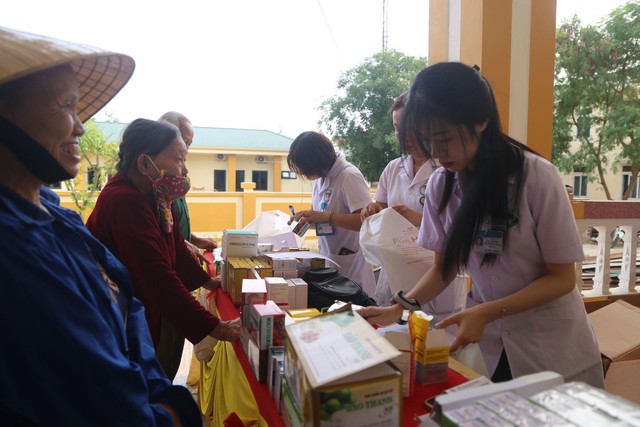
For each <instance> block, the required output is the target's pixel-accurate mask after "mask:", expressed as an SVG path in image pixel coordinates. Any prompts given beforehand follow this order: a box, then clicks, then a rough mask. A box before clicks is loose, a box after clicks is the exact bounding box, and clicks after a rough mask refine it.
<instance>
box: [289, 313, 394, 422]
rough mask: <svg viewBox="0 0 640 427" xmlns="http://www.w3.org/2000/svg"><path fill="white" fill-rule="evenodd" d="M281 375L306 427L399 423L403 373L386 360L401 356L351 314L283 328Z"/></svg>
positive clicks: (363, 322) (320, 318)
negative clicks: (283, 354) (285, 336)
mask: <svg viewBox="0 0 640 427" xmlns="http://www.w3.org/2000/svg"><path fill="white" fill-rule="evenodd" d="M286 330H287V340H286V344H285V362H284V366H285V373H284V376H285V378H286V381H287V384H288V387H289V389H290V393H291V395H292V396H293V402H289V405H290V406H291V405H295V407H297V409H298V410H299V412H300V413H301V414H302V418H303V420H304V425H307V426H315V427H317V426H337V425H344V426H350V427H361V426H362V427H364V426H372V425H379V426H395V425H401V424H402V374H401V372H400V371H399V370H398V369H397V368H396V367H395V366H394V365H393V364H392V363H389V362H387V361H388V360H390V359H392V358H394V357H396V356H398V355H399V353H400V352H399V351H398V350H396V349H395V348H394V347H393V345H391V344H390V343H389V342H388V341H387V340H385V339H384V338H383V337H382V336H380V335H378V333H377V332H376V331H375V330H374V329H373V328H372V327H371V326H370V325H369V324H368V323H367V322H366V320H364V319H362V317H361V316H359V315H358V314H357V313H354V312H351V311H343V312H332V313H328V314H325V315H320V316H317V317H314V318H312V319H309V320H306V321H303V322H299V323H298V322H296V323H294V324H290V325H287V326H286Z"/></svg>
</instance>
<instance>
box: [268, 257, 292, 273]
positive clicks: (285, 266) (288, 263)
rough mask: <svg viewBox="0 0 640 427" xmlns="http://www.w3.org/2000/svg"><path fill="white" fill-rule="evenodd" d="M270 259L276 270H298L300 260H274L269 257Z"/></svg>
mask: <svg viewBox="0 0 640 427" xmlns="http://www.w3.org/2000/svg"><path fill="white" fill-rule="evenodd" d="M267 258H268V259H269V264H271V267H273V269H274V270H296V271H297V268H298V267H297V266H298V260H297V259H296V258H294V257H293V256H291V258H274V257H273V256H269V255H267Z"/></svg>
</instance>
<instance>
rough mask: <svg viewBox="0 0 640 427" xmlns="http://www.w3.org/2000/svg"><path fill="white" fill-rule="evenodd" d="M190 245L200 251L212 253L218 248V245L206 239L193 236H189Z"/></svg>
mask: <svg viewBox="0 0 640 427" xmlns="http://www.w3.org/2000/svg"><path fill="white" fill-rule="evenodd" d="M191 243H193V244H194V245H195V246H196V247H198V248H200V249H204V250H205V251H212V250H214V249H215V248H217V247H218V244H217V243H216V242H215V241H214V240H213V239H210V238H208V237H198V236H196V235H195V234H193V233H192V234H191Z"/></svg>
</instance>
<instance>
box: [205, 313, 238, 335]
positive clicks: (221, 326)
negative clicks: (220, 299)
mask: <svg viewBox="0 0 640 427" xmlns="http://www.w3.org/2000/svg"><path fill="white" fill-rule="evenodd" d="M241 329H242V324H241V323H240V318H239V317H238V318H236V319H233V320H221V321H220V323H218V326H216V327H215V328H214V329H213V331H211V333H210V334H209V335H211V336H212V337H214V338H215V339H217V340H220V341H237V340H239V339H240V331H241Z"/></svg>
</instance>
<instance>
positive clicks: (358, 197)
mask: <svg viewBox="0 0 640 427" xmlns="http://www.w3.org/2000/svg"><path fill="white" fill-rule="evenodd" d="M323 203H324V204H326V205H324V211H326V212H335V213H337V214H350V213H352V212H354V211H357V210H358V209H362V208H364V207H365V206H367V205H368V204H369V203H371V194H370V193H369V187H368V185H367V182H366V181H365V179H364V176H363V175H362V173H361V172H360V171H359V170H358V168H356V167H355V166H354V165H352V164H351V163H349V162H347V161H346V160H345V158H344V156H343V155H342V154H341V153H339V154H338V158H337V159H336V161H335V163H334V164H333V166H332V167H331V170H330V171H329V173H328V174H327V176H326V177H324V178H319V179H316V180H315V181H314V182H313V193H312V196H311V206H312V208H313V210H316V211H322V210H323ZM333 229H334V232H335V234H333V235H332V236H318V247H319V251H320V254H322V255H324V256H327V257H329V258H331V259H332V260H334V261H335V262H336V263H337V264H338V265H339V266H340V272H341V274H342V275H344V276H346V277H348V278H350V279H352V280H354V281H355V282H357V283H358V284H359V285H360V286H361V287H362V289H364V291H365V292H366V293H367V294H368V295H369V296H370V297H373V295H374V292H375V287H376V284H375V279H374V276H373V267H372V266H371V265H370V264H368V263H367V262H366V261H365V259H364V256H363V255H362V252H361V251H360V233H359V232H358V231H351V230H347V229H345V228H341V227H336V226H334V227H333ZM342 248H345V249H348V250H350V251H353V252H355V253H353V254H350V255H338V253H339V252H340V250H341V249H342Z"/></svg>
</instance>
